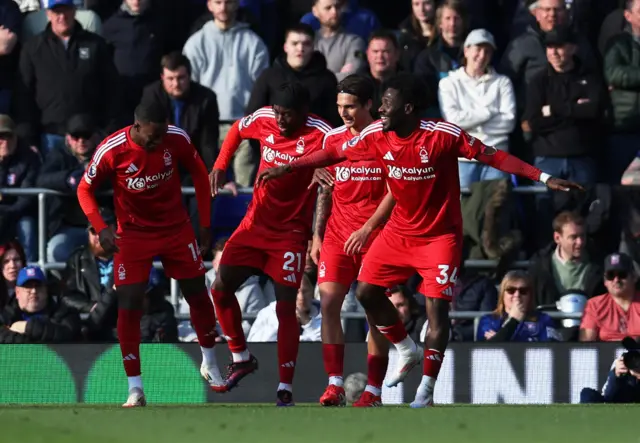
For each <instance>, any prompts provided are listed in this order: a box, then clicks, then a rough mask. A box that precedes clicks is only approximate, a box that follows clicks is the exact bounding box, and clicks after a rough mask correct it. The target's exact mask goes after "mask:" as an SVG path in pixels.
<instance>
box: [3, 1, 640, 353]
mask: <svg viewBox="0 0 640 443" xmlns="http://www.w3.org/2000/svg"><path fill="white" fill-rule="evenodd" d="M398 72H412V73H414V74H416V75H418V76H420V77H421V78H422V79H423V80H424V83H425V85H427V86H428V87H429V89H430V92H432V94H431V95H432V99H433V106H431V107H430V109H429V110H428V111H427V112H426V114H425V118H444V119H446V120H448V121H450V122H452V123H455V124H457V125H459V126H460V127H462V128H463V129H465V130H466V131H468V132H469V133H470V134H471V135H473V136H474V137H477V138H479V139H481V140H483V141H484V142H485V143H487V144H490V145H493V146H495V147H496V148H498V149H501V150H505V151H509V152H511V153H512V154H514V155H517V156H519V157H520V158H522V159H524V160H527V161H529V162H532V163H534V164H535V165H536V166H538V167H540V168H541V169H543V170H544V171H545V172H547V173H549V174H552V175H554V176H558V177H562V178H566V179H570V180H574V181H577V182H580V183H582V184H583V185H585V187H586V188H587V191H586V192H585V193H582V194H580V195H569V196H557V195H553V196H552V195H550V194H547V193H546V192H538V193H535V194H534V195H531V194H526V195H525V194H522V193H518V188H519V187H522V186H527V185H531V183H526V182H523V181H521V180H518V179H516V178H515V177H509V176H506V175H505V174H503V173H501V172H500V171H497V170H495V169H492V168H490V167H487V166H483V165H479V164H478V163H477V162H471V161H467V160H462V159H461V160H460V162H459V172H460V183H461V186H462V188H464V190H463V196H462V199H461V203H462V207H463V216H464V235H465V258H467V259H469V260H477V259H480V260H487V259H488V260H494V261H495V263H497V266H496V267H495V268H494V269H482V268H474V267H473V266H464V267H463V268H462V269H461V270H460V271H459V278H458V281H457V283H456V288H455V291H456V296H455V297H454V303H453V304H452V306H451V308H452V310H453V311H484V312H492V313H491V314H488V315H485V316H484V317H481V318H478V319H476V320H475V321H474V320H473V319H455V320H453V328H452V336H451V339H452V340H455V341H473V340H478V341H484V340H487V341H549V340H584V341H593V340H605V341H606V340H619V339H620V337H621V335H622V336H623V335H627V334H631V335H638V336H640V309H639V307H640V298H638V296H637V295H636V285H637V282H638V275H639V274H638V270H639V269H640V267H638V265H637V263H640V242H639V241H638V239H639V238H640V225H639V224H638V220H640V198H638V196H637V192H636V191H635V190H634V189H635V188H633V187H632V186H629V185H634V184H637V183H639V182H640V157H639V156H638V151H639V150H640V125H639V124H638V123H639V122H640V0H626V1H620V0H597V1H596V0H537V1H532V0H500V1H499V0H440V1H435V0H402V1H399V2H374V1H371V2H365V1H360V2H358V1H357V0H306V1H292V0H175V1H173V0H40V1H39V0H0V188H4V189H6V188H33V187H40V188H47V189H51V190H55V191H59V192H60V193H61V194H60V195H56V196H55V197H49V198H48V199H47V205H46V208H47V214H46V220H47V226H46V232H45V235H46V238H45V239H40V240H43V241H45V243H46V248H45V257H39V256H38V240H39V239H38V230H37V223H36V221H37V215H38V214H37V197H36V196H33V195H14V194H12V193H9V194H7V193H6V192H5V193H4V194H2V193H0V245H4V246H2V247H1V248H0V258H1V262H0V263H1V265H2V275H1V276H0V323H1V324H3V325H4V326H5V327H6V328H4V329H3V330H2V333H1V334H0V342H5V343H18V342H26V341H29V342H54V341H56V342H57V341H80V340H84V341H93V342H97V341H113V340H115V339H116V338H117V337H116V336H115V331H114V326H115V306H116V303H117V300H116V297H115V291H114V287H113V273H114V272H117V270H114V269H113V260H112V257H110V256H108V255H107V254H105V253H104V251H103V250H102V248H101V247H100V244H99V242H98V240H97V236H96V234H95V231H93V230H92V228H91V226H88V222H87V220H86V217H85V216H84V214H83V213H82V211H81V209H80V207H79V205H78V203H77V200H76V199H75V190H76V187H77V185H78V182H79V180H80V179H81V177H82V174H83V171H84V170H85V168H86V166H87V162H88V161H89V159H90V158H91V155H92V154H93V152H94V150H95V148H96V146H97V144H98V143H99V142H100V141H101V140H102V138H103V137H104V136H106V135H108V134H109V133H110V132H112V131H114V130H116V129H118V128H120V127H122V126H124V125H127V124H129V123H131V122H132V120H133V109H134V107H135V106H136V105H137V104H138V103H140V102H143V103H159V104H161V105H162V106H163V107H164V108H165V109H166V111H167V114H168V116H169V119H170V121H171V123H172V124H174V125H176V126H179V127H181V128H183V129H184V130H185V131H186V132H187V133H189V135H190V137H191V139H192V141H193V142H194V144H195V146H196V149H197V150H198V152H199V153H200V155H201V156H202V158H203V160H204V162H205V164H206V166H207V167H208V168H211V167H212V165H213V163H214V161H215V159H216V157H217V154H218V149H219V146H220V145H221V142H222V140H223V139H224V138H225V136H226V134H227V132H228V130H229V128H230V126H231V124H232V123H233V122H234V121H235V120H237V119H239V118H241V117H243V116H245V115H247V114H249V113H251V112H253V111H255V110H257V109H259V108H260V107H262V106H266V105H268V104H269V103H270V101H271V96H272V94H273V92H274V91H275V90H276V88H277V87H278V85H280V84H281V83H282V82H283V81H287V80H297V81H299V82H301V83H302V84H304V85H305V86H306V87H307V88H308V89H309V91H310V94H311V102H312V104H311V111H312V112H313V113H315V114H317V115H319V116H321V117H323V118H324V119H326V120H327V121H329V122H330V123H331V124H333V125H335V126H338V125H340V124H341V120H340V117H339V115H338V113H337V109H336V105H335V93H336V85H337V82H338V81H339V80H341V79H342V78H344V77H345V76H347V75H349V74H352V73H359V74H361V75H364V76H367V77H369V78H371V79H372V80H373V81H374V82H375V84H376V93H375V97H374V100H373V101H374V103H373V106H372V114H373V116H374V118H375V117H377V109H378V107H379V104H380V98H381V94H382V88H383V83H384V81H385V80H386V79H388V78H389V77H390V76H392V75H393V74H395V73H398ZM259 159H260V147H259V146H257V145H255V144H254V142H253V141H251V142H243V144H242V145H241V147H240V148H239V149H238V151H237V153H236V154H235V158H234V161H233V168H231V169H232V171H230V173H229V181H228V183H227V185H226V186H225V187H226V188H227V189H229V190H230V191H231V192H232V193H234V194H235V193H236V191H237V189H238V188H239V187H249V186H252V184H253V182H254V180H255V175H256V171H257V167H258V164H259ZM183 185H184V186H191V185H192V182H191V180H190V177H189V176H188V174H184V175H183ZM105 190H106V188H105ZM65 194H66V195H65ZM185 204H186V205H187V206H188V207H189V210H190V213H191V215H192V219H193V220H194V221H195V220H197V216H196V210H197V209H196V205H195V201H194V198H193V197H189V196H185ZM101 205H102V206H103V207H104V208H105V209H104V216H105V219H107V220H108V221H109V222H110V223H115V219H114V218H113V214H112V213H111V212H110V210H109V207H110V206H111V202H110V199H109V197H108V196H105V198H104V200H103V201H101ZM218 210H219V208H218ZM228 234H229V232H220V233H216V237H217V240H218V241H217V242H216V244H215V245H214V247H213V250H212V251H211V254H210V256H209V257H207V258H208V259H210V260H211V265H212V267H211V270H210V271H209V274H208V275H207V281H208V283H209V284H210V283H211V282H212V281H213V280H214V278H215V273H216V272H217V263H218V262H219V258H220V255H221V253H222V250H223V249H224V243H225V237H224V236H225V235H228ZM42 258H44V260H45V261H46V262H49V263H65V264H66V265H65V267H64V269H63V270H60V271H51V272H47V273H45V272H43V271H42V270H41V269H40V268H38V267H34V266H27V265H28V264H29V263H34V262H36V261H37V260H38V259H42ZM522 260H526V261H527V262H528V270H526V271H524V270H515V271H514V270H513V269H514V267H518V265H517V263H521V262H522ZM308 262H309V263H308V269H307V272H306V273H305V278H304V280H303V283H302V286H301V288H300V290H299V295H298V309H297V312H298V319H299V322H300V330H301V339H303V340H310V341H317V340H319V337H320V335H319V324H320V318H319V315H320V314H319V309H318V300H317V299H318V295H317V294H318V291H317V290H316V288H315V287H316V270H315V269H314V268H313V266H312V263H311V261H310V260H308ZM519 267H520V268H524V267H527V266H522V265H519ZM418 286H419V281H417V279H416V278H412V279H410V280H409V281H408V282H407V283H406V285H402V286H399V287H396V288H392V289H390V296H391V298H392V301H393V303H394V304H395V305H396V307H397V308H398V310H399V312H400V313H401V316H402V318H403V320H404V322H405V324H406V326H407V330H408V331H409V332H410V333H411V334H412V335H414V336H415V337H416V338H417V339H420V337H422V336H424V333H425V331H426V329H427V328H428V322H427V321H426V319H425V318H424V311H425V310H424V307H423V306H422V304H423V303H424V301H423V299H422V298H421V296H420V295H419V294H416V288H417V287H418ZM167 292H168V282H167V280H166V279H165V278H164V276H163V275H162V272H161V271H159V270H154V271H153V272H152V274H151V275H150V277H149V285H148V291H147V298H146V300H147V304H146V305H145V316H144V320H143V324H142V329H143V331H142V334H143V341H147V342H169V341H177V340H183V341H189V340H193V331H192V330H191V328H190V325H189V323H188V322H186V321H185V322H180V321H178V320H176V313H178V314H186V313H187V312H188V306H187V305H186V304H184V303H181V304H180V305H179V306H176V307H174V306H172V305H171V304H170V303H168V302H167V301H166V295H167ZM603 294H604V295H603ZM237 296H238V299H239V300H240V302H241V303H240V304H241V307H242V310H243V313H244V314H246V315H248V316H249V317H254V318H255V320H253V319H248V320H247V321H245V324H244V328H245V333H246V334H247V336H248V337H249V340H250V341H273V340H275V338H274V337H275V332H274V331H275V330H276V329H277V319H276V318H275V315H274V312H273V309H274V308H273V306H274V305H273V303H274V295H273V287H272V285H271V282H270V281H269V279H268V278H266V277H264V276H263V277H254V278H252V279H250V280H248V281H247V282H245V284H244V285H243V286H242V287H241V288H240V289H239V291H238V294H237ZM359 309H360V308H359V306H358V304H357V302H356V301H355V299H354V297H353V291H352V292H350V293H349V295H348V296H347V298H346V300H345V303H344V305H343V310H344V311H358V310H359ZM549 310H551V311H556V310H561V311H565V312H569V313H572V312H573V313H575V312H577V313H582V312H584V316H583V318H582V320H575V319H574V320H570V319H569V320H564V321H556V320H553V319H552V318H551V317H549V316H548V315H547V314H546V313H545V312H546V311H549ZM178 317H181V315H178ZM344 326H345V330H346V332H347V334H346V336H347V339H348V340H352V341H362V340H364V339H365V337H366V333H367V331H366V325H365V324H364V321H349V322H345V324H344ZM636 330H638V331H637V332H636Z"/></svg>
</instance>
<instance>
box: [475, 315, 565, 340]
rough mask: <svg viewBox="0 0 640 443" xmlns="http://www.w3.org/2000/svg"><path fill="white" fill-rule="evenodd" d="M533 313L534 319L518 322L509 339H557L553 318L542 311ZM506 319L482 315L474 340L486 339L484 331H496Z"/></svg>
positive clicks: (504, 317)
mask: <svg viewBox="0 0 640 443" xmlns="http://www.w3.org/2000/svg"><path fill="white" fill-rule="evenodd" d="M535 315H536V316H537V320H536V321H523V322H521V323H520V324H518V327H517V328H516V330H515V332H514V333H513V335H512V336H511V338H510V339H509V341H515V342H537V341H542V342H545V341H559V340H560V338H559V334H558V333H557V332H556V328H555V323H554V321H553V319H552V318H551V317H549V316H548V315H547V314H545V313H543V312H536V313H535ZM506 319H507V317H506V316H503V317H496V316H494V315H493V314H487V315H484V316H482V317H481V318H480V322H479V324H478V334H477V336H476V341H486V339H485V338H484V334H485V332H487V331H495V332H498V331H499V330H500V329H501V328H502V324H503V323H504V321H505V320H506Z"/></svg>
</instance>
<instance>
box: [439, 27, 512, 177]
mask: <svg viewBox="0 0 640 443" xmlns="http://www.w3.org/2000/svg"><path fill="white" fill-rule="evenodd" d="M495 50H496V43H495V40H494V38H493V35H491V33H489V31H486V30H484V29H475V30H473V31H471V32H470V33H469V35H468V36H467V39H466V40H465V42H464V66H463V67H462V68H459V69H457V70H455V71H453V72H452V73H451V74H450V75H449V76H448V77H446V78H443V79H442V80H441V81H440V86H439V89H438V94H439V102H440V111H441V114H442V117H443V118H444V119H445V120H447V121H450V122H451V123H455V124H456V125H458V126H460V127H461V128H462V129H464V130H465V131H467V132H468V133H469V134H470V135H472V136H473V137H476V138H477V139H478V140H482V142H483V143H485V144H487V145H489V146H494V147H495V148H496V149H500V150H501V151H507V152H508V151H509V134H510V133H511V131H513V128H514V126H515V123H516V99H515V96H514V94H513V85H512V84H511V80H509V77H507V76H505V75H501V74H498V73H496V72H495V70H494V69H493V68H492V67H490V66H489V63H490V62H491V57H492V56H493V53H494V51H495ZM458 170H459V174H460V187H462V188H467V187H469V186H471V184H472V183H475V182H477V181H481V180H499V179H502V178H505V177H506V174H505V173H504V172H502V171H499V170H497V169H494V168H492V167H491V166H487V165H483V164H482V163H478V162H477V161H473V160H467V159H460V160H459V161H458Z"/></svg>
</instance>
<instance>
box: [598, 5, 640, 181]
mask: <svg viewBox="0 0 640 443" xmlns="http://www.w3.org/2000/svg"><path fill="white" fill-rule="evenodd" d="M624 18H625V20H626V21H627V22H628V24H629V28H628V30H626V31H625V32H623V33H622V34H620V35H618V36H616V37H613V38H612V39H611V40H610V41H609V45H608V50H607V51H606V53H605V56H604V75H605V80H606V82H607V86H608V87H609V91H610V92H609V93H610V95H611V105H612V110H613V128H612V133H611V134H610V136H609V143H608V145H609V149H608V150H607V156H606V160H607V175H608V181H609V183H611V184H620V181H621V178H622V174H623V173H624V171H625V169H627V167H628V166H629V164H630V163H631V161H632V160H633V159H634V158H635V157H636V155H637V154H638V150H640V125H638V121H640V0H629V1H627V2H626V7H625V11H624Z"/></svg>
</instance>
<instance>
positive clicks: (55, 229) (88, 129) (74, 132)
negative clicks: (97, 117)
mask: <svg viewBox="0 0 640 443" xmlns="http://www.w3.org/2000/svg"><path fill="white" fill-rule="evenodd" d="M96 142H97V140H96V134H95V127H94V125H93V121H92V119H91V117H90V116H89V115H86V114H84V115H82V114H80V115H74V116H73V117H71V118H70V119H69V122H68V124H67V130H66V135H65V141H64V146H63V147H61V148H60V149H54V150H53V151H51V152H49V153H48V154H47V156H46V158H45V160H44V164H43V165H42V169H41V171H40V174H39V176H38V181H37V186H38V187H40V188H47V189H52V190H54V191H59V192H62V193H64V194H68V196H64V197H52V198H50V199H49V200H48V206H47V209H48V220H49V226H48V236H49V237H50V239H49V242H48V244H47V261H49V262H61V263H64V262H66V261H67V259H68V258H69V256H70V255H71V252H73V250H74V249H76V248H78V247H79V246H82V245H84V244H86V243H87V217H86V216H85V215H84V212H82V209H81V208H80V204H79V203H78V199H77V198H75V194H76V189H77V188H78V184H79V183H80V180H81V179H82V174H84V171H85V169H86V168H87V164H88V163H89V160H91V156H92V155H93V151H94V150H95V148H96Z"/></svg>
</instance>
